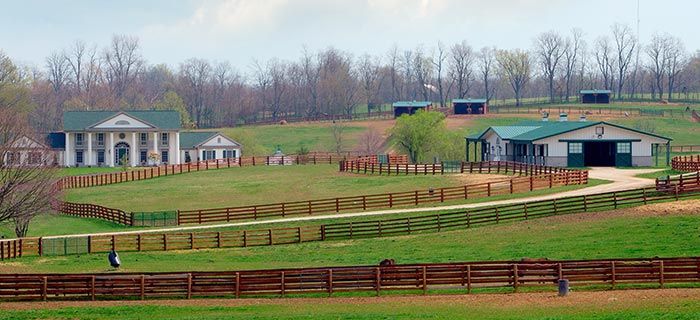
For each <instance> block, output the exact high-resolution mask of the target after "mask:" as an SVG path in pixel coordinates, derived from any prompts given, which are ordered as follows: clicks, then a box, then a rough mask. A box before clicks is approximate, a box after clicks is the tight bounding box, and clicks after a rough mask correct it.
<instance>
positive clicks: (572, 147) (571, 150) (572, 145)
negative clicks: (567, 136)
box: [567, 142, 584, 167]
mask: <svg viewBox="0 0 700 320" xmlns="http://www.w3.org/2000/svg"><path fill="white" fill-rule="evenodd" d="M567 149H568V153H567V166H569V167H583V160H584V158H583V142H569V143H568V148H567Z"/></svg>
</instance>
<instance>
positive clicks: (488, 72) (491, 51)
mask: <svg viewBox="0 0 700 320" xmlns="http://www.w3.org/2000/svg"><path fill="white" fill-rule="evenodd" d="M478 58H479V73H480V75H481V81H482V82H483V83H484V95H485V96H486V100H487V101H490V100H491V98H493V92H494V90H493V89H492V88H491V86H490V84H491V78H492V76H493V69H494V65H495V62H496V49H495V48H491V47H483V48H481V50H480V51H479V55H478Z"/></svg>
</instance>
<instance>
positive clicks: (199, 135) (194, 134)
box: [180, 131, 240, 149]
mask: <svg viewBox="0 0 700 320" xmlns="http://www.w3.org/2000/svg"><path fill="white" fill-rule="evenodd" d="M219 134H220V135H222V136H224V137H226V136H225V135H224V134H222V133H221V132H216V131H186V132H180V148H181V149H194V148H196V147H197V146H199V145H200V144H202V143H205V142H207V141H208V140H209V139H211V138H213V137H214V136H216V135H219ZM226 138H227V139H229V140H231V141H233V142H234V143H235V144H237V145H239V146H240V143H238V142H236V141H234V140H233V139H231V138H229V137H226Z"/></svg>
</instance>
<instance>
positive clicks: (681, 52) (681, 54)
mask: <svg viewBox="0 0 700 320" xmlns="http://www.w3.org/2000/svg"><path fill="white" fill-rule="evenodd" d="M668 44H669V47H668V49H669V50H668V64H667V67H666V79H667V82H668V100H671V99H672V95H673V90H674V89H675V88H676V83H677V82H678V77H679V75H680V73H681V71H682V70H683V69H684V68H685V66H686V64H687V63H688V59H687V55H686V52H685V46H684V45H683V42H682V41H681V39H679V38H677V37H672V36H671V37H670V38H669V40H668Z"/></svg>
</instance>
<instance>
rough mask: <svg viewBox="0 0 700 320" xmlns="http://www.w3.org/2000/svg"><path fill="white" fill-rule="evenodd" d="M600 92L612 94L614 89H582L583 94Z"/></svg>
mask: <svg viewBox="0 0 700 320" xmlns="http://www.w3.org/2000/svg"><path fill="white" fill-rule="evenodd" d="M599 93H604V94H605V93H606V94H611V93H612V91H610V90H598V89H593V90H581V94H599Z"/></svg>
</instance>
